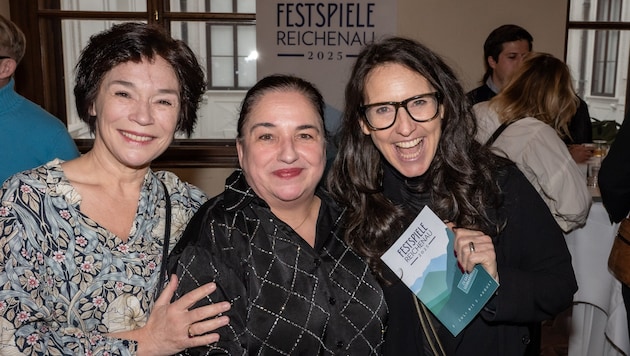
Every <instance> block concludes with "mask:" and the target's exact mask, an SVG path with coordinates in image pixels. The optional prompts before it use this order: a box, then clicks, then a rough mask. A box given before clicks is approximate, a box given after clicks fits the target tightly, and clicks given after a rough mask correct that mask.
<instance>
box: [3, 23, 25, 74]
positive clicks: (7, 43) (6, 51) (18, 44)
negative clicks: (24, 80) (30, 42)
mask: <svg viewBox="0 0 630 356" xmlns="http://www.w3.org/2000/svg"><path fill="white" fill-rule="evenodd" d="M25 51H26V37H24V33H23V32H22V30H20V29H19V28H18V27H17V26H16V25H15V24H14V23H13V22H12V21H11V20H9V19H7V18H5V17H4V16H2V15H0V55H2V56H9V57H11V58H13V59H15V61H16V62H17V63H20V61H21V60H22V58H23V57H24V52H25Z"/></svg>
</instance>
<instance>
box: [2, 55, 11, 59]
mask: <svg viewBox="0 0 630 356" xmlns="http://www.w3.org/2000/svg"><path fill="white" fill-rule="evenodd" d="M7 58H12V57H10V56H0V59H7Z"/></svg>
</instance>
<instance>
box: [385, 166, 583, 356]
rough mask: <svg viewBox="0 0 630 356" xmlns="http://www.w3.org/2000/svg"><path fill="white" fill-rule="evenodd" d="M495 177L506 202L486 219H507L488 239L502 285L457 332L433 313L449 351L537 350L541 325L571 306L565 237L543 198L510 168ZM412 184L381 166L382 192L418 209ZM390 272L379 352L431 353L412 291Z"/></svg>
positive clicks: (505, 353)
mask: <svg viewBox="0 0 630 356" xmlns="http://www.w3.org/2000/svg"><path fill="white" fill-rule="evenodd" d="M416 179H419V178H416ZM497 180H498V183H499V186H500V188H501V190H502V192H503V197H504V204H503V206H501V208H500V209H499V210H498V211H493V212H490V216H499V217H502V218H501V219H502V220H503V219H505V221H506V224H505V228H504V230H503V231H502V232H501V233H500V234H499V235H498V236H496V237H493V238H494V241H495V251H496V255H497V265H498V272H499V283H500V286H499V289H498V290H497V293H496V294H495V296H494V297H493V298H492V299H491V300H490V301H489V302H488V304H487V305H486V306H485V308H484V309H483V310H482V312H481V313H480V314H479V315H478V316H477V317H476V318H475V319H474V320H473V321H472V322H471V324H469V325H468V326H467V327H466V328H465V329H464V330H463V331H462V332H461V333H460V334H459V335H458V336H457V337H453V336H452V335H451V334H450V332H448V330H447V329H446V328H444V327H440V324H439V321H437V319H435V318H432V320H433V321H434V325H437V326H438V335H439V338H440V340H441V342H442V345H443V346H444V348H445V349H446V354H447V355H465V356H472V355H480V356H481V355H483V356H492V355H496V356H511V355H526V354H527V355H539V354H540V345H539V327H540V322H541V321H543V320H547V319H551V318H552V317H554V316H555V315H556V314H558V313H560V312H561V311H563V310H565V309H566V308H568V307H569V306H570V305H571V301H572V299H573V294H574V293H575V291H576V290H577V283H576V280H575V276H574V274H573V267H572V265H571V256H570V254H569V251H568V249H567V246H566V243H565V241H564V236H563V234H562V231H561V230H560V228H559V227H558V224H556V222H555V220H554V219H553V216H552V215H551V213H550V212H549V208H547V205H545V203H544V201H543V200H542V199H541V198H540V195H539V194H538V193H537V192H536V190H535V189H534V188H533V187H532V186H531V184H530V183H529V182H528V181H527V179H526V178H525V176H523V174H522V173H521V172H520V171H519V170H518V168H516V166H514V165H509V166H507V167H506V168H505V169H504V170H503V171H499V172H497ZM413 186H414V181H413V180H408V179H405V178H404V177H402V176H400V174H398V173H397V172H396V171H395V170H394V169H393V168H391V167H390V166H389V165H387V164H386V165H384V178H383V189H384V194H385V196H387V197H388V198H389V199H391V200H392V201H393V202H394V203H397V204H399V205H402V206H404V207H405V208H408V209H411V210H412V211H413V213H414V214H417V213H418V212H420V210H421V209H422V207H423V206H424V204H426V203H427V202H429V197H428V196H427V195H426V193H418V192H414V189H413ZM429 206H430V205H429ZM392 276H393V275H391V274H389V277H388V278H394V279H393V284H392V285H383V290H384V292H385V299H386V300H387V304H388V306H389V318H388V320H389V323H388V329H387V332H386V335H385V345H384V355H386V356H399V355H431V353H428V352H426V349H427V348H428V347H427V346H426V345H425V342H424V340H425V337H424V333H423V332H422V329H421V325H420V322H419V317H418V313H417V310H416V307H415V304H414V299H413V298H414V296H413V295H412V293H411V291H410V290H409V289H408V288H406V287H405V286H404V285H403V283H402V282H400V280H398V279H395V278H396V277H392Z"/></svg>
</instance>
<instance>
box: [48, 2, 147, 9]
mask: <svg viewBox="0 0 630 356" xmlns="http://www.w3.org/2000/svg"><path fill="white" fill-rule="evenodd" d="M40 3H42V5H40V6H41V7H42V8H47V9H56V8H57V7H55V6H54V4H55V1H40ZM60 7H61V10H75V11H129V12H144V11H147V0H61V3H60Z"/></svg>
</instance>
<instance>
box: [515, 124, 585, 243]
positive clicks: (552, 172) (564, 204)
mask: <svg viewBox="0 0 630 356" xmlns="http://www.w3.org/2000/svg"><path fill="white" fill-rule="evenodd" d="M521 162H522V164H523V167H522V168H523V169H524V173H525V175H526V176H528V177H529V178H530V179H534V180H535V183H533V185H534V186H538V187H539V189H540V194H541V196H542V198H543V200H544V201H545V203H547V206H548V207H549V210H551V213H552V215H553V217H554V218H555V219H556V222H557V223H558V225H560V228H561V229H562V230H563V231H564V232H569V231H571V230H573V229H575V228H577V227H579V226H582V225H584V223H585V222H586V218H587V216H588V212H589V209H590V207H591V203H592V200H593V198H592V197H591V194H590V193H589V191H588V188H587V186H586V177H585V176H584V174H583V173H582V171H581V170H580V168H579V167H578V166H577V164H576V163H575V161H574V160H573V158H571V154H570V153H569V151H568V149H567V147H566V145H565V144H564V143H563V142H562V140H561V139H560V137H559V136H558V135H557V134H556V132H555V130H554V129H553V128H551V127H550V126H548V125H544V126H542V127H541V128H540V129H539V130H538V132H537V133H536V134H535V135H532V136H531V138H530V140H529V142H528V144H527V146H526V147H525V149H524V151H523V152H522V160H521Z"/></svg>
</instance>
